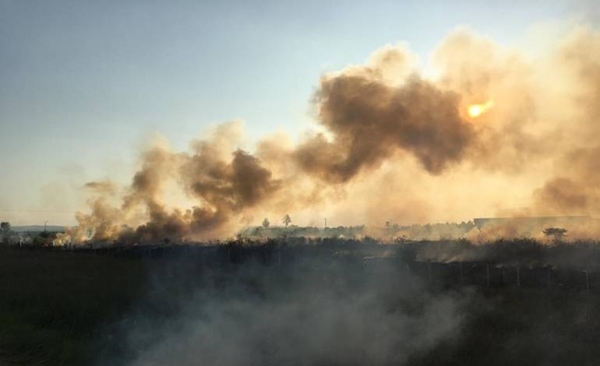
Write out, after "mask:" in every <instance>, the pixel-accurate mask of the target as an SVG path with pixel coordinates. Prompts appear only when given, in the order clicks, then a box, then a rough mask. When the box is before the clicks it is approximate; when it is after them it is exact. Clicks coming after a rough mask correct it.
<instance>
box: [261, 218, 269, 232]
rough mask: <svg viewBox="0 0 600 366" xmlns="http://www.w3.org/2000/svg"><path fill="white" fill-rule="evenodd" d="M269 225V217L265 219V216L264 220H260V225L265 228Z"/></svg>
mask: <svg viewBox="0 0 600 366" xmlns="http://www.w3.org/2000/svg"><path fill="white" fill-rule="evenodd" d="M269 225H271V223H270V222H269V219H267V218H266V217H265V219H264V220H263V222H262V226H263V227H264V228H265V229H268V228H269Z"/></svg>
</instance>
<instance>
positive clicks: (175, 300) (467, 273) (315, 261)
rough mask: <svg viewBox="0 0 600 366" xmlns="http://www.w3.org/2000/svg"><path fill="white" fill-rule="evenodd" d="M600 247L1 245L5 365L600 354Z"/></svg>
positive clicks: (315, 242)
mask: <svg viewBox="0 0 600 366" xmlns="http://www.w3.org/2000/svg"><path fill="white" fill-rule="evenodd" d="M599 255H600V250H599V249H598V247H597V245H596V244H595V243H584V242H580V243H570V244H563V243H556V244H553V245H542V244H540V243H538V242H535V241H531V240H513V241H498V242H495V243H489V244H485V245H473V244H471V243H468V242H465V241H448V242H400V243H392V244H380V243H378V242H377V241H376V240H369V239H367V240H362V241H357V240H337V239H312V240H309V239H303V238H300V239H299V238H295V239H288V240H286V239H280V240H271V241H267V242H264V243H258V242H249V241H232V242H228V243H220V244H218V245H205V246H196V245H168V246H167V245H157V246H132V247H123V246H107V247H103V248H95V249H93V248H80V249H71V250H65V249H57V248H54V249H51V248H47V249H42V248H38V249H27V248H7V247H3V248H1V249H0V294H1V298H0V365H280V364H287V365H439V364H447V365H480V364H483V363H487V364H492V365H505V364H517V365H520V364H522V365H532V364H534V365H536V364H537V365H554V364H556V365H559V364H561V365H562V364H590V365H591V364H595V363H596V360H597V359H598V356H600V355H599V353H600V351H598V350H597V347H596V344H597V340H598V339H599V338H600V320H599V319H600V270H599V267H598V263H600V258H599Z"/></svg>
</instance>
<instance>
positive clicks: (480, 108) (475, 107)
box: [467, 100, 494, 118]
mask: <svg viewBox="0 0 600 366" xmlns="http://www.w3.org/2000/svg"><path fill="white" fill-rule="evenodd" d="M493 106H494V101H493V100H488V101H487V102H485V103H483V104H471V105H470V106H469V108H468V109H467V113H468V114H469V117H471V118H477V117H479V116H481V115H482V114H484V113H485V112H487V111H489V110H490V108H492V107H493Z"/></svg>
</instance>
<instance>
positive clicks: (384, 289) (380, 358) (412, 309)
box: [98, 258, 471, 366]
mask: <svg viewBox="0 0 600 366" xmlns="http://www.w3.org/2000/svg"><path fill="white" fill-rule="evenodd" d="M196 259H198V258H196ZM152 277H153V280H152V281H151V285H149V291H148V295H147V296H146V298H145V299H144V300H143V301H142V302H141V303H140V305H139V309H138V310H137V311H134V312H133V313H132V314H130V315H128V316H127V317H126V318H125V320H123V321H122V322H121V324H120V326H119V327H118V329H119V331H117V332H116V333H115V334H117V335H116V336H114V335H113V338H112V339H113V341H114V340H115V339H119V340H120V341H119V342H122V343H120V345H119V347H118V348H120V353H119V352H114V349H113V350H112V351H110V352H109V351H106V352H105V354H104V355H103V356H101V357H100V359H99V360H98V364H102V365H107V364H115V365H118V364H126V365H132V366H133V365H230V366H235V365H282V364H285V365H306V366H309V365H366V364H369V365H398V364H404V363H405V362H406V361H407V360H408V359H409V358H411V357H416V356H418V355H421V354H426V353H427V352H428V350H430V349H432V348H434V347H436V346H437V345H438V344H439V343H440V342H443V341H447V340H449V339H452V337H457V336H459V335H460V334H461V324H462V319H463V316H464V313H463V312H464V307H465V306H466V304H467V302H468V299H469V298H470V297H471V296H470V295H468V296H465V294H466V293H462V294H461V295H460V296H459V294H457V293H445V294H444V293H433V292H429V291H426V290H424V288H425V287H424V285H423V283H421V282H420V280H418V279H417V278H416V277H413V276H411V275H409V274H407V273H406V271H405V269H404V267H402V266H395V265H394V266H392V265H389V266H381V265H378V266H365V265H364V263H362V261H360V260H358V261H357V260H348V259H339V258H338V259H335V260H332V258H329V259H327V258H311V259H308V258H305V259H301V260H297V261H296V263H295V264H287V265H285V266H264V265H257V264H254V265H252V264H245V265H240V266H237V267H235V268H233V267H228V268H225V267H214V266H213V267H212V268H210V269H208V267H207V268H204V269H201V268H199V267H198V262H195V264H193V263H192V262H190V261H185V260H183V259H182V258H180V259H179V260H178V261H177V263H173V264H171V265H168V266H166V267H163V268H162V269H161V270H160V271H158V272H154V275H153V276H152ZM115 354H120V355H122V357H121V358H116V357H115ZM115 358H116V359H115Z"/></svg>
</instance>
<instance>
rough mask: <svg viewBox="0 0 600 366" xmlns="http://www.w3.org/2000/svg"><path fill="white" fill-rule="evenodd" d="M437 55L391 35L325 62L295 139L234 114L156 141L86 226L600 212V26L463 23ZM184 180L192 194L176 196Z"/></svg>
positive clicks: (111, 230)
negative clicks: (178, 137)
mask: <svg viewBox="0 0 600 366" xmlns="http://www.w3.org/2000/svg"><path fill="white" fill-rule="evenodd" d="M431 62H432V67H433V68H434V69H435V71H436V75H435V77H433V76H431V77H428V76H425V73H423V72H422V71H421V70H420V68H419V66H418V64H417V57H416V56H415V55H413V54H412V53H410V52H409V51H408V50H407V49H406V47H405V46H385V47H383V48H382V49H380V50H377V51H375V52H374V53H373V55H372V56H371V57H370V58H369V59H368V60H367V62H366V63H365V64H364V65H354V66H350V67H347V68H345V69H343V70H341V71H339V72H336V73H327V74H325V75H324V76H322V77H321V79H320V82H319V85H318V89H317V91H316V93H315V95H314V98H313V106H314V111H315V114H314V116H315V122H316V129H317V132H311V133H309V134H308V135H307V137H305V138H304V139H302V140H301V141H300V143H298V144H297V145H295V144H293V143H291V142H290V139H289V137H288V136H283V135H281V134H278V135H273V136H270V137H267V138H265V139H263V140H262V141H259V142H258V143H257V144H256V148H254V149H248V148H245V146H244V143H243V131H242V128H241V123H240V122H239V121H234V122H228V123H224V124H221V125H219V126H217V127H215V128H214V130H213V131H212V132H211V133H210V134H209V135H208V136H207V137H206V138H202V139H200V140H196V141H193V142H192V145H191V149H190V152H173V151H171V150H170V149H169V148H168V147H166V146H164V144H158V145H157V146H155V147H153V148H151V149H149V150H148V151H146V152H145V153H144V154H143V155H142V158H141V164H140V168H139V170H138V171H137V173H135V175H134V177H133V179H132V182H131V184H130V186H129V187H127V188H126V189H125V190H124V191H123V192H119V190H118V189H117V188H116V187H114V185H111V184H110V183H108V182H91V183H88V184H87V185H86V189H87V190H89V191H90V194H91V198H90V201H89V205H90V208H91V212H90V213H88V214H83V213H79V214H78V215H77V220H78V221H79V227H78V229H77V234H76V237H77V238H78V239H83V238H86V237H87V236H89V235H90V234H91V235H92V236H93V237H94V239H97V240H109V239H115V238H118V237H119V236H120V237H121V239H123V240H127V241H131V242H134V241H143V240H163V239H172V240H181V239H190V240H191V239H210V238H222V237H223V236H228V235H231V234H232V233H234V232H235V230H236V229H237V228H239V226H240V225H243V224H248V223H253V224H257V223H260V222H261V221H262V219H263V218H264V217H265V216H268V215H279V217H281V215H283V214H286V213H290V214H292V216H293V217H294V218H296V217H300V218H301V219H298V220H294V222H297V223H299V224H301V223H302V221H301V220H304V221H305V222H308V223H315V222H319V223H320V222H322V219H323V217H325V215H331V216H333V220H336V219H337V223H338V224H361V223H367V224H376V225H382V224H383V223H384V222H385V221H391V222H397V221H401V222H399V223H410V221H411V220H413V222H414V221H420V222H423V221H427V220H429V221H431V220H443V221H449V220H456V221H463V220H470V219H472V218H474V217H482V216H483V217H486V216H487V217H489V216H494V215H495V214H497V213H498V212H502V213H503V215H507V214H508V216H510V213H511V212H512V213H520V214H528V215H592V216H593V215H598V214H599V213H600V189H598V188H596V187H598V186H600V173H598V172H599V171H600V169H598V168H599V167H598V164H599V163H597V161H598V160H599V159H598V158H597V157H598V156H600V143H598V141H597V136H598V133H599V132H600V128H599V127H598V126H600V124H599V122H600V104H599V103H598V100H600V34H599V33H598V32H597V31H595V30H593V29H591V28H589V27H578V28H576V29H574V30H572V31H570V32H569V33H568V34H567V36H566V37H564V38H563V39H561V40H556V42H554V43H553V44H552V45H551V46H549V48H548V49H545V50H543V51H541V52H540V53H539V54H536V55H532V54H528V53H527V52H524V51H520V50H518V49H516V48H512V47H504V46H500V45H498V44H496V43H495V42H494V41H493V40H491V39H489V38H487V37H483V36H480V35H477V34H476V33H475V32H473V31H471V30H468V29H465V28H459V29H457V30H455V31H453V32H451V33H450V34H449V35H448V36H447V37H446V38H445V39H444V40H442V41H441V42H440V44H439V45H438V47H437V49H436V50H435V51H434V52H433V57H432V60H431ZM488 102H489V103H490V104H489V105H491V107H490V108H489V110H486V111H485V112H484V113H482V114H481V115H479V116H476V117H473V116H469V114H468V113H467V110H468V107H469V106H470V105H472V104H484V103H488ZM173 188H176V189H177V190H179V191H180V192H181V195H182V197H185V202H178V203H176V204H175V203H174V202H172V201H171V200H170V199H167V198H166V196H168V193H169V192H170V191H171V190H172V189H173ZM296 215H297V216H296ZM331 216H329V217H330V218H331ZM275 220H277V219H276V218H274V217H273V218H272V219H271V221H272V222H276V221H275ZM277 221H278V220H277Z"/></svg>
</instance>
